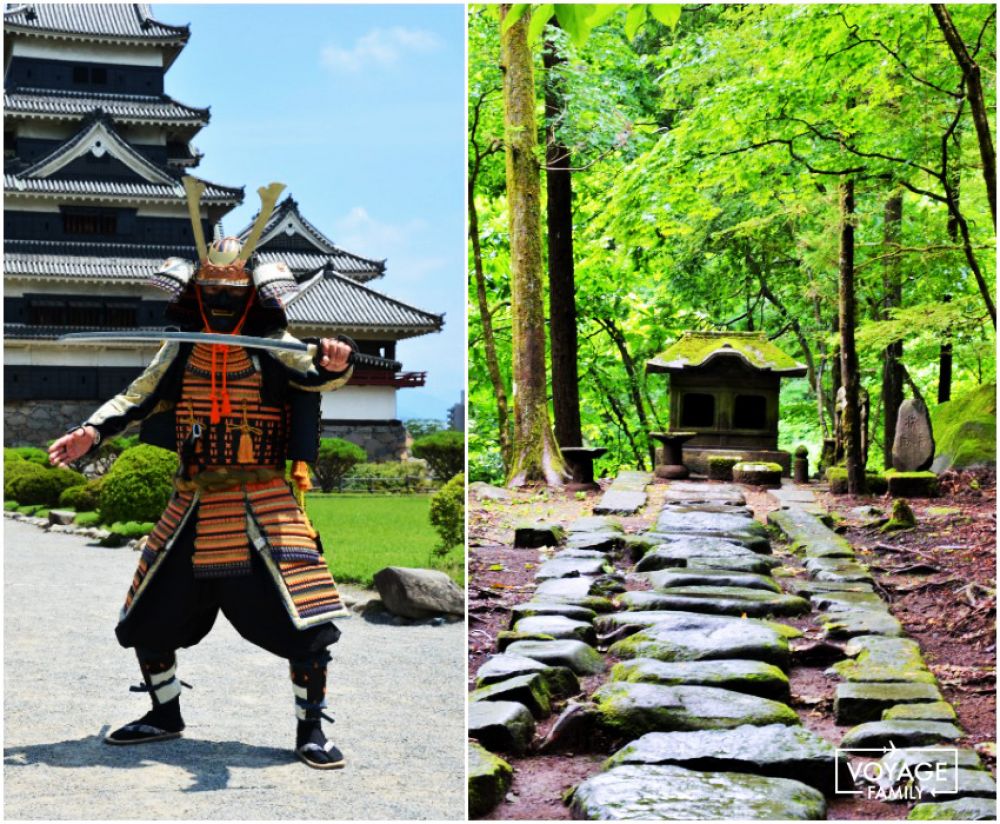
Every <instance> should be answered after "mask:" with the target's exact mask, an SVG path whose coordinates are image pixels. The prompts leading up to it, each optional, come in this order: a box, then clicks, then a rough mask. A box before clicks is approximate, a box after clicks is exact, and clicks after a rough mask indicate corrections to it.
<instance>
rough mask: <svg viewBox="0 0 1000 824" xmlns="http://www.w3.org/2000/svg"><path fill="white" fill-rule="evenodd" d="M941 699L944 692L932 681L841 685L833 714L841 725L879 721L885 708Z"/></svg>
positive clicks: (836, 696) (834, 702) (839, 685)
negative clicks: (928, 682)
mask: <svg viewBox="0 0 1000 824" xmlns="http://www.w3.org/2000/svg"><path fill="white" fill-rule="evenodd" d="M941 700H942V698H941V693H940V692H938V689H937V687H935V686H934V685H932V684H920V683H900V682H886V683H879V682H877V681H876V682H866V683H846V684H838V685H837V692H836V694H835V696H834V699H833V714H834V716H835V717H836V719H837V723H838V724H844V725H848V724H861V723H863V722H865V721H878V720H879V719H881V718H882V713H883V712H884V711H886V710H887V709H889V708H890V707H893V706H895V705H897V704H915V703H920V702H928V701H941ZM887 720H892V719H887ZM931 720H936V719H931Z"/></svg>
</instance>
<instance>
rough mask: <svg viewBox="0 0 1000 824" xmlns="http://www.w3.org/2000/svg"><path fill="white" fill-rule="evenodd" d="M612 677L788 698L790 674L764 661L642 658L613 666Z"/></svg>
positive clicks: (620, 679) (638, 681) (614, 678)
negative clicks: (660, 659)
mask: <svg viewBox="0 0 1000 824" xmlns="http://www.w3.org/2000/svg"><path fill="white" fill-rule="evenodd" d="M611 680H612V681H628V682H630V683H647V684H662V685H664V686H680V685H685V686H697V687H718V688H720V689H729V690H734V691H736V692H745V693H747V694H748V695H759V696H760V697H761V698H772V699H775V700H779V701H785V700H787V699H788V695H789V687H788V676H787V675H785V673H783V672H782V671H781V670H780V669H778V668H777V667H776V666H774V665H773V664H766V663H764V662H763V661H745V660H732V661H727V660H721V661H656V660H654V659H652V658H638V659H635V660H632V661H622V662H621V663H618V664H615V665H614V667H613V668H612V669H611Z"/></svg>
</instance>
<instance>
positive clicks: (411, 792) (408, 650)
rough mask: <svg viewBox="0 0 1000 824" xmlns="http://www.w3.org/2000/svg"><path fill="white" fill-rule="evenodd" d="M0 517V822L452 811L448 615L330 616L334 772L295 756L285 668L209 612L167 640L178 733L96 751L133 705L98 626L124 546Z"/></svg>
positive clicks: (115, 648) (118, 662)
mask: <svg viewBox="0 0 1000 824" xmlns="http://www.w3.org/2000/svg"><path fill="white" fill-rule="evenodd" d="M4 525H5V536H4V549H5V553H4V556H5V557H4V596H5V599H6V604H5V607H6V608H5V624H4V640H5V643H6V653H5V656H4V664H5V666H4V712H5V740H4V745H5V749H4V762H5V768H4V813H5V817H6V818H14V819H157V818H174V819H232V820H263V819H341V820H343V819H464V818H465V801H464V793H465V781H464V774H465V739H466V733H465V729H464V727H465V652H464V647H465V628H464V626H463V624H461V623H457V624H448V625H444V626H402V627H398V626H389V625H384V624H375V623H370V622H367V621H365V620H364V619H362V618H360V617H357V616H355V617H352V618H351V619H349V620H347V621H343V622H340V624H339V625H340V627H341V629H342V631H343V633H344V634H343V637H342V638H341V640H340V642H339V643H338V644H336V645H334V646H333V647H332V648H331V650H330V651H331V653H332V655H333V661H332V662H331V664H330V682H329V687H328V701H329V703H330V710H329V712H330V713H331V715H332V716H333V717H334V718H335V719H336V721H337V723H336V724H335V725H333V726H332V727H331V726H330V725H327V727H328V734H329V735H330V736H331V738H332V740H333V741H334V742H335V743H336V744H337V745H338V746H339V747H340V748H341V749H342V750H343V751H344V754H345V757H346V758H347V767H346V768H345V769H343V770H331V771H328V772H321V771H317V770H310V769H308V768H307V767H306V766H305V765H303V764H300V763H299V762H298V761H296V760H295V757H294V755H293V753H292V751H291V747H292V745H293V744H294V731H295V720H294V709H293V701H292V691H291V686H290V683H289V679H288V667H287V664H285V663H284V662H283V661H282V660H280V659H278V658H275V657H273V656H271V655H269V654H268V653H266V652H263V651H262V650H259V649H258V648H256V647H254V646H252V645H251V644H249V643H247V642H246V641H244V640H243V639H241V638H240V637H239V636H238V635H237V633H236V631H235V630H233V628H232V627H231V626H230V625H229V624H228V622H227V621H226V620H225V618H223V617H222V616H220V617H219V620H218V621H217V622H216V625H215V628H214V629H213V630H212V632H211V634H210V635H209V636H208V638H206V639H205V640H204V641H203V642H202V643H201V644H199V645H198V646H196V647H194V648H192V649H190V650H181V651H180V652H179V653H178V674H179V676H180V677H181V678H182V679H183V680H185V681H187V682H188V683H190V684H192V685H193V686H194V689H192V690H184V695H183V696H182V698H181V701H182V704H183V711H184V720H185V722H186V723H187V730H186V731H185V733H184V735H185V737H184V738H182V739H180V740H176V741H167V742H159V743H153V744H148V745H145V746H136V747H109V746H107V745H106V744H103V743H102V741H101V739H102V738H103V735H104V734H105V733H106V732H107V731H108V730H109V729H114V728H115V727H117V726H119V725H120V724H123V723H125V722H127V721H130V720H132V719H133V718H136V717H138V716H139V715H141V714H142V713H143V712H145V711H146V709H147V708H148V698H147V697H146V696H145V695H143V694H134V693H130V692H129V690H128V687H129V685H130V684H135V683H138V682H139V680H140V678H139V669H138V665H137V664H136V661H135V657H134V654H133V652H132V651H131V650H125V649H122V648H121V647H120V646H119V645H118V642H117V641H116V640H115V637H114V625H115V623H116V621H117V615H118V610H119V607H120V606H121V602H122V599H123V598H124V596H125V591H126V589H127V588H128V584H129V581H130V580H131V577H132V573H133V571H134V568H135V564H136V559H137V556H136V554H135V553H134V552H132V551H131V550H128V549H102V548H100V547H97V546H94V545H88V544H87V543H86V542H85V540H84V539H81V538H79V537H75V536H70V535H62V534H49V533H45V532H43V531H41V530H40V529H38V528H37V527H35V526H31V525H28V524H23V523H19V522H17V521H14V520H9V519H8V520H5V521H4ZM345 595H346V596H347V597H348V598H350V597H351V596H354V597H355V598H356V599H360V600H364V599H366V595H367V594H366V593H364V592H351V591H350V590H349V589H348V590H347V591H346V592H345ZM369 597H370V596H369Z"/></svg>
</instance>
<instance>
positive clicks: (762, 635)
mask: <svg viewBox="0 0 1000 824" xmlns="http://www.w3.org/2000/svg"><path fill="white" fill-rule="evenodd" d="M682 614H683V613H682ZM636 615H642V613H636ZM705 617H706V618H710V617H711V618H714V617H718V616H709V615H706V616H705ZM609 652H610V653H611V654H612V655H614V656H616V657H618V658H622V659H627V658H655V659H657V660H658V661H708V660H717V659H723V658H743V659H749V660H753V661H764V662H766V663H769V664H774V665H775V666H778V667H781V668H783V669H784V668H787V666H788V661H789V653H788V641H787V640H786V639H785V638H784V637H782V636H781V635H780V634H779V633H777V632H775V630H773V629H770V628H768V627H765V626H763V625H761V624H757V623H751V622H750V621H746V620H740V619H738V618H734V619H729V620H727V621H724V622H722V623H718V624H701V625H693V626H691V627H690V628H679V627H676V628H675V627H674V626H671V624H670V623H668V622H656V623H654V624H652V625H651V626H649V627H647V628H646V629H644V630H642V631H641V632H637V633H635V634H634V635H631V636H629V637H628V638H624V639H623V640H621V641H618V642H617V643H615V644H614V645H613V646H612V647H611V649H610V650H609Z"/></svg>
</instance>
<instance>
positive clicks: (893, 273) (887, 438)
mask: <svg viewBox="0 0 1000 824" xmlns="http://www.w3.org/2000/svg"><path fill="white" fill-rule="evenodd" d="M902 221H903V195H902V192H896V193H895V194H893V195H892V196H891V197H890V198H889V199H888V200H887V201H886V202H885V221H884V229H883V233H882V237H883V240H884V243H885V247H886V253H887V254H892V253H893V252H896V251H898V249H899V241H900V237H901V224H902ZM882 294H883V296H884V297H883V302H882V306H883V308H884V312H883V315H882V317H883V318H884V319H885V320H888V319H889V310H890V309H893V308H898V307H900V306H902V305H903V282H902V280H901V279H900V275H899V257H898V256H893V257H887V258H886V263H885V268H884V270H883V272H882ZM902 362H903V342H902V341H896V342H895V343H890V344H889V345H888V346H887V347H886V348H885V349H884V350H883V351H882V414H883V432H884V437H883V439H882V440H883V450H882V452H883V460H882V465H883V466H884V467H885V468H886V469H892V444H893V442H894V441H895V440H896V419H897V418H898V417H899V407H900V405H901V404H902V403H903V372H902V368H901V365H902Z"/></svg>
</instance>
